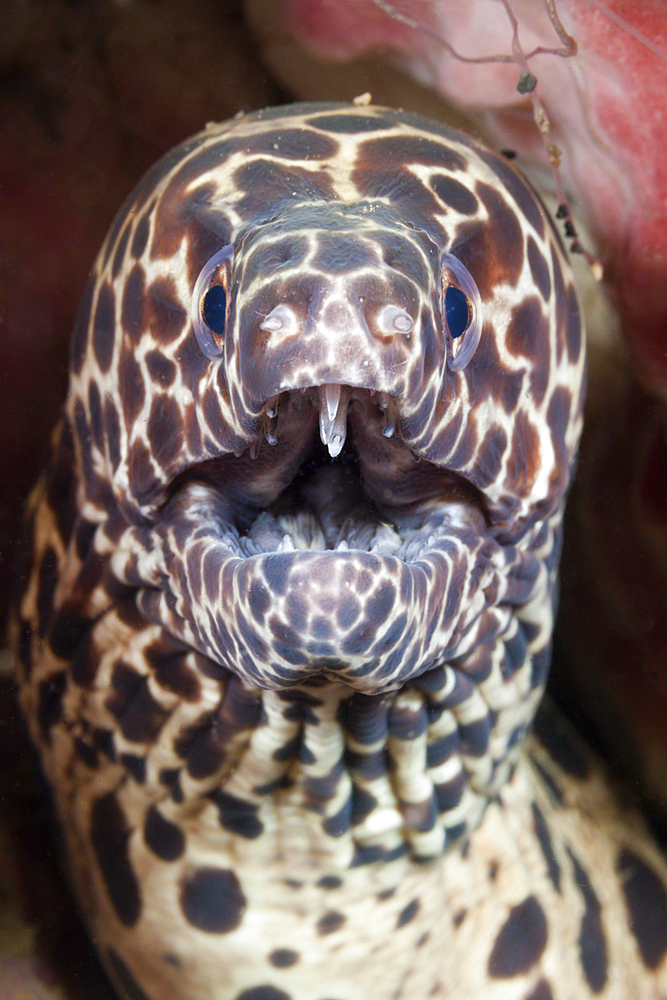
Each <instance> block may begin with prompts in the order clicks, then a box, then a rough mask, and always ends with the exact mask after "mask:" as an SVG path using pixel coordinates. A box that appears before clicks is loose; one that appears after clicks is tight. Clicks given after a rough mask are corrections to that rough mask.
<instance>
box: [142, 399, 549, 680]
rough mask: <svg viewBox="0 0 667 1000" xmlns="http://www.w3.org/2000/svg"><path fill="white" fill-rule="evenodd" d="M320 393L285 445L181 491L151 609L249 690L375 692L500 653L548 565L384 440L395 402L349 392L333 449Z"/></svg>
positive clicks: (297, 416) (294, 419)
mask: <svg viewBox="0 0 667 1000" xmlns="http://www.w3.org/2000/svg"><path fill="white" fill-rule="evenodd" d="M344 395H345V394H344V393H341V394H340V398H341V399H343V398H344ZM321 396H322V390H321V389H320V390H319V391H318V390H317V389H315V390H306V391H304V392H303V393H302V392H299V391H297V392H293V393H291V394H288V395H287V398H286V399H283V400H281V402H280V412H279V413H278V416H277V421H276V425H275V427H274V428H272V438H273V439H274V443H270V442H269V441H266V440H264V441H261V442H260V441H257V442H255V443H251V445H250V447H249V448H248V449H247V450H244V451H243V452H241V453H240V454H237V455H226V456H223V457H221V458H219V459H216V460H214V461H210V462H208V463H206V466H200V467H198V468H194V469H192V470H190V471H189V473H188V474H187V476H185V477H182V478H181V480H180V482H178V483H177V484H175V486H174V490H173V492H172V496H171V498H170V500H169V502H168V503H167V504H166V505H165V506H164V507H163V509H162V511H161V520H160V524H159V525H158V534H159V536H160V540H159V543H156V540H155V539H154V538H153V539H151V540H150V541H149V544H148V545H145V548H151V549H152V551H153V553H154V552H156V551H159V552H160V553H161V558H162V559H163V563H162V565H158V564H157V562H156V560H155V559H153V557H152V556H151V558H150V559H147V560H146V565H150V566H152V567H153V568H154V571H155V575H154V578H153V579H154V581H156V582H157V587H156V588H155V589H154V590H150V591H146V592H145V594H144V597H143V598H142V599H141V600H140V603H141V604H142V606H143V610H144V612H145V614H146V615H147V617H148V618H149V619H151V620H153V621H158V622H160V623H161V624H164V625H166V626H167V627H168V628H169V629H170V631H172V632H177V633H178V634H179V635H182V636H183V637H185V638H187V641H188V642H190V643H192V644H193V645H194V646H195V647H196V648H198V649H199V650H200V651H201V652H203V653H204V654H205V655H207V656H209V657H211V658H212V659H214V660H215V661H216V662H217V663H219V664H220V666H222V667H225V668H227V669H229V670H231V671H232V672H233V673H235V674H236V675H237V676H239V677H240V678H241V679H242V680H243V681H244V682H245V683H247V684H249V685H251V686H256V687H260V688H264V689H279V688H286V687H287V688H288V687H293V686H295V685H299V684H303V683H307V682H308V681H309V680H310V679H311V678H312V677H313V676H316V675H322V676H324V677H326V678H328V679H332V680H333V679H335V680H336V681H340V682H342V683H344V684H347V685H349V686H350V687H352V688H353V689H355V690H357V691H361V692H363V693H365V694H378V693H382V692H383V691H387V690H392V689H396V688H397V687H399V686H400V685H402V684H405V683H406V682H408V681H410V680H412V679H413V678H415V677H417V676H420V675H421V674H424V673H426V672H428V671H429V670H432V669H434V668H436V667H439V666H441V665H442V664H445V663H448V662H450V661H451V660H453V659H460V658H461V657H465V656H468V655H469V654H470V653H471V652H472V651H474V650H475V649H476V648H477V647H478V646H479V645H480V643H484V644H486V645H487V646H488V645H489V643H490V642H491V643H492V642H493V640H494V638H495V637H496V636H498V635H499V634H502V633H504V632H506V630H507V629H508V627H509V626H510V623H511V619H512V615H513V608H514V607H515V606H516V605H517V604H521V603H525V602H526V601H527V600H529V599H530V598H531V596H532V595H533V592H534V589H535V584H536V580H537V577H538V575H539V573H540V567H539V562H538V560H536V559H535V557H534V556H533V555H531V554H530V553H529V552H526V551H523V552H520V551H519V550H518V549H515V548H514V547H512V546H500V545H499V544H498V543H497V542H496V541H495V540H494V539H493V538H492V536H491V533H490V531H489V529H488V527H487V521H486V515H485V512H484V504H483V500H482V499H481V498H480V496H479V495H478V494H477V493H476V491H475V490H474V489H473V487H471V486H469V485H468V484H467V483H465V482H464V481H463V480H462V479H461V478H460V477H458V476H456V475H454V474H453V473H451V472H449V471H447V470H442V469H439V468H437V467H436V466H434V465H432V464H430V463H429V462H427V461H425V460H423V459H421V458H420V457H419V456H416V455H414V454H413V453H412V452H411V451H410V449H409V448H408V447H407V446H406V445H405V443H404V442H403V441H402V440H401V439H400V425H399V424H397V425H396V429H395V430H394V427H393V426H392V433H391V434H388V433H387V427H388V424H387V410H388V409H389V406H388V405H383V403H384V402H385V401H383V400H379V401H378V396H377V395H373V394H371V393H370V392H368V391H367V390H349V391H348V398H351V406H350V409H349V413H348V410H347V406H348V400H347V399H345V401H344V405H345V417H346V418H347V420H346V422H345V423H342V427H343V432H344V433H343V441H341V440H340V435H339V438H338V440H337V441H336V442H335V445H334V447H333V448H332V447H331V440H332V439H331V437H330V436H329V437H328V436H327V433H326V432H323V431H322V416H321V412H320V414H319V420H318V411H317V409H316V407H314V406H313V405H312V404H313V402H315V403H316V404H317V402H319V401H321ZM334 416H335V417H337V416H338V415H337V414H334ZM389 420H390V421H392V422H393V418H392V415H391V413H390V414H389ZM334 422H335V421H334ZM318 423H319V426H320V434H319V435H318V433H317V425H318ZM340 424H341V422H340V421H339V426H340ZM332 452H333V453H335V457H333V458H332ZM151 559H152V562H151ZM144 582H148V581H146V580H144ZM153 586H154V587H155V583H153Z"/></svg>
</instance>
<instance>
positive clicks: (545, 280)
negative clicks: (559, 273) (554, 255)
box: [526, 236, 551, 302]
mask: <svg viewBox="0 0 667 1000" xmlns="http://www.w3.org/2000/svg"><path fill="white" fill-rule="evenodd" d="M526 252H527V254H528V266H529V267H530V273H531V274H532V276H533V281H534V282H535V287H536V288H537V290H538V292H539V293H540V295H541V296H542V298H543V300H544V301H545V302H547V301H548V300H549V296H550V295H551V275H550V274H549V264H548V262H547V260H546V258H545V256H544V254H543V253H542V251H541V250H540V248H539V247H538V245H537V243H536V242H535V240H534V239H533V237H532V236H529V237H528V242H527V243H526Z"/></svg>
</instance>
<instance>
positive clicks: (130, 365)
mask: <svg viewBox="0 0 667 1000" xmlns="http://www.w3.org/2000/svg"><path fill="white" fill-rule="evenodd" d="M118 389H119V392H120V398H121V400H122V404H123V416H124V418H125V426H126V427H127V428H132V426H133V424H134V423H135V421H136V419H137V417H138V416H139V413H140V412H141V409H142V407H143V405H144V400H145V398H146V388H145V385H144V377H143V374H142V372H141V368H140V367H139V365H138V363H137V361H136V359H135V356H134V351H133V350H132V348H131V347H129V346H128V345H124V347H123V350H122V351H121V355H120V360H119V362H118Z"/></svg>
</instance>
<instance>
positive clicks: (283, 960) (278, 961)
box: [269, 948, 299, 969]
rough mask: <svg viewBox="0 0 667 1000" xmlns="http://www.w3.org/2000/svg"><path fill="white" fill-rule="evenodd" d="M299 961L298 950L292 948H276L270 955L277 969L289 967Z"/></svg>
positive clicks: (272, 963) (270, 960)
mask: <svg viewBox="0 0 667 1000" xmlns="http://www.w3.org/2000/svg"><path fill="white" fill-rule="evenodd" d="M298 961H299V953H298V951H292V949H291V948H276V949H275V951H272V952H271V954H270V955H269V962H270V963H271V965H273V966H275V968H276V969H289V968H290V966H292V965H295V964H296V963H297V962H298Z"/></svg>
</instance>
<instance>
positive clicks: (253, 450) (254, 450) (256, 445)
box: [248, 441, 259, 458]
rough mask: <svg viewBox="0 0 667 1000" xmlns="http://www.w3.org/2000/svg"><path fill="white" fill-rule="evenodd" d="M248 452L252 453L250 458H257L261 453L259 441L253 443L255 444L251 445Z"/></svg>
mask: <svg viewBox="0 0 667 1000" xmlns="http://www.w3.org/2000/svg"><path fill="white" fill-rule="evenodd" d="M248 451H249V452H250V457H251V458H257V453H258V451H259V442H258V441H253V443H252V444H251V445H250V447H249V449H248Z"/></svg>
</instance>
